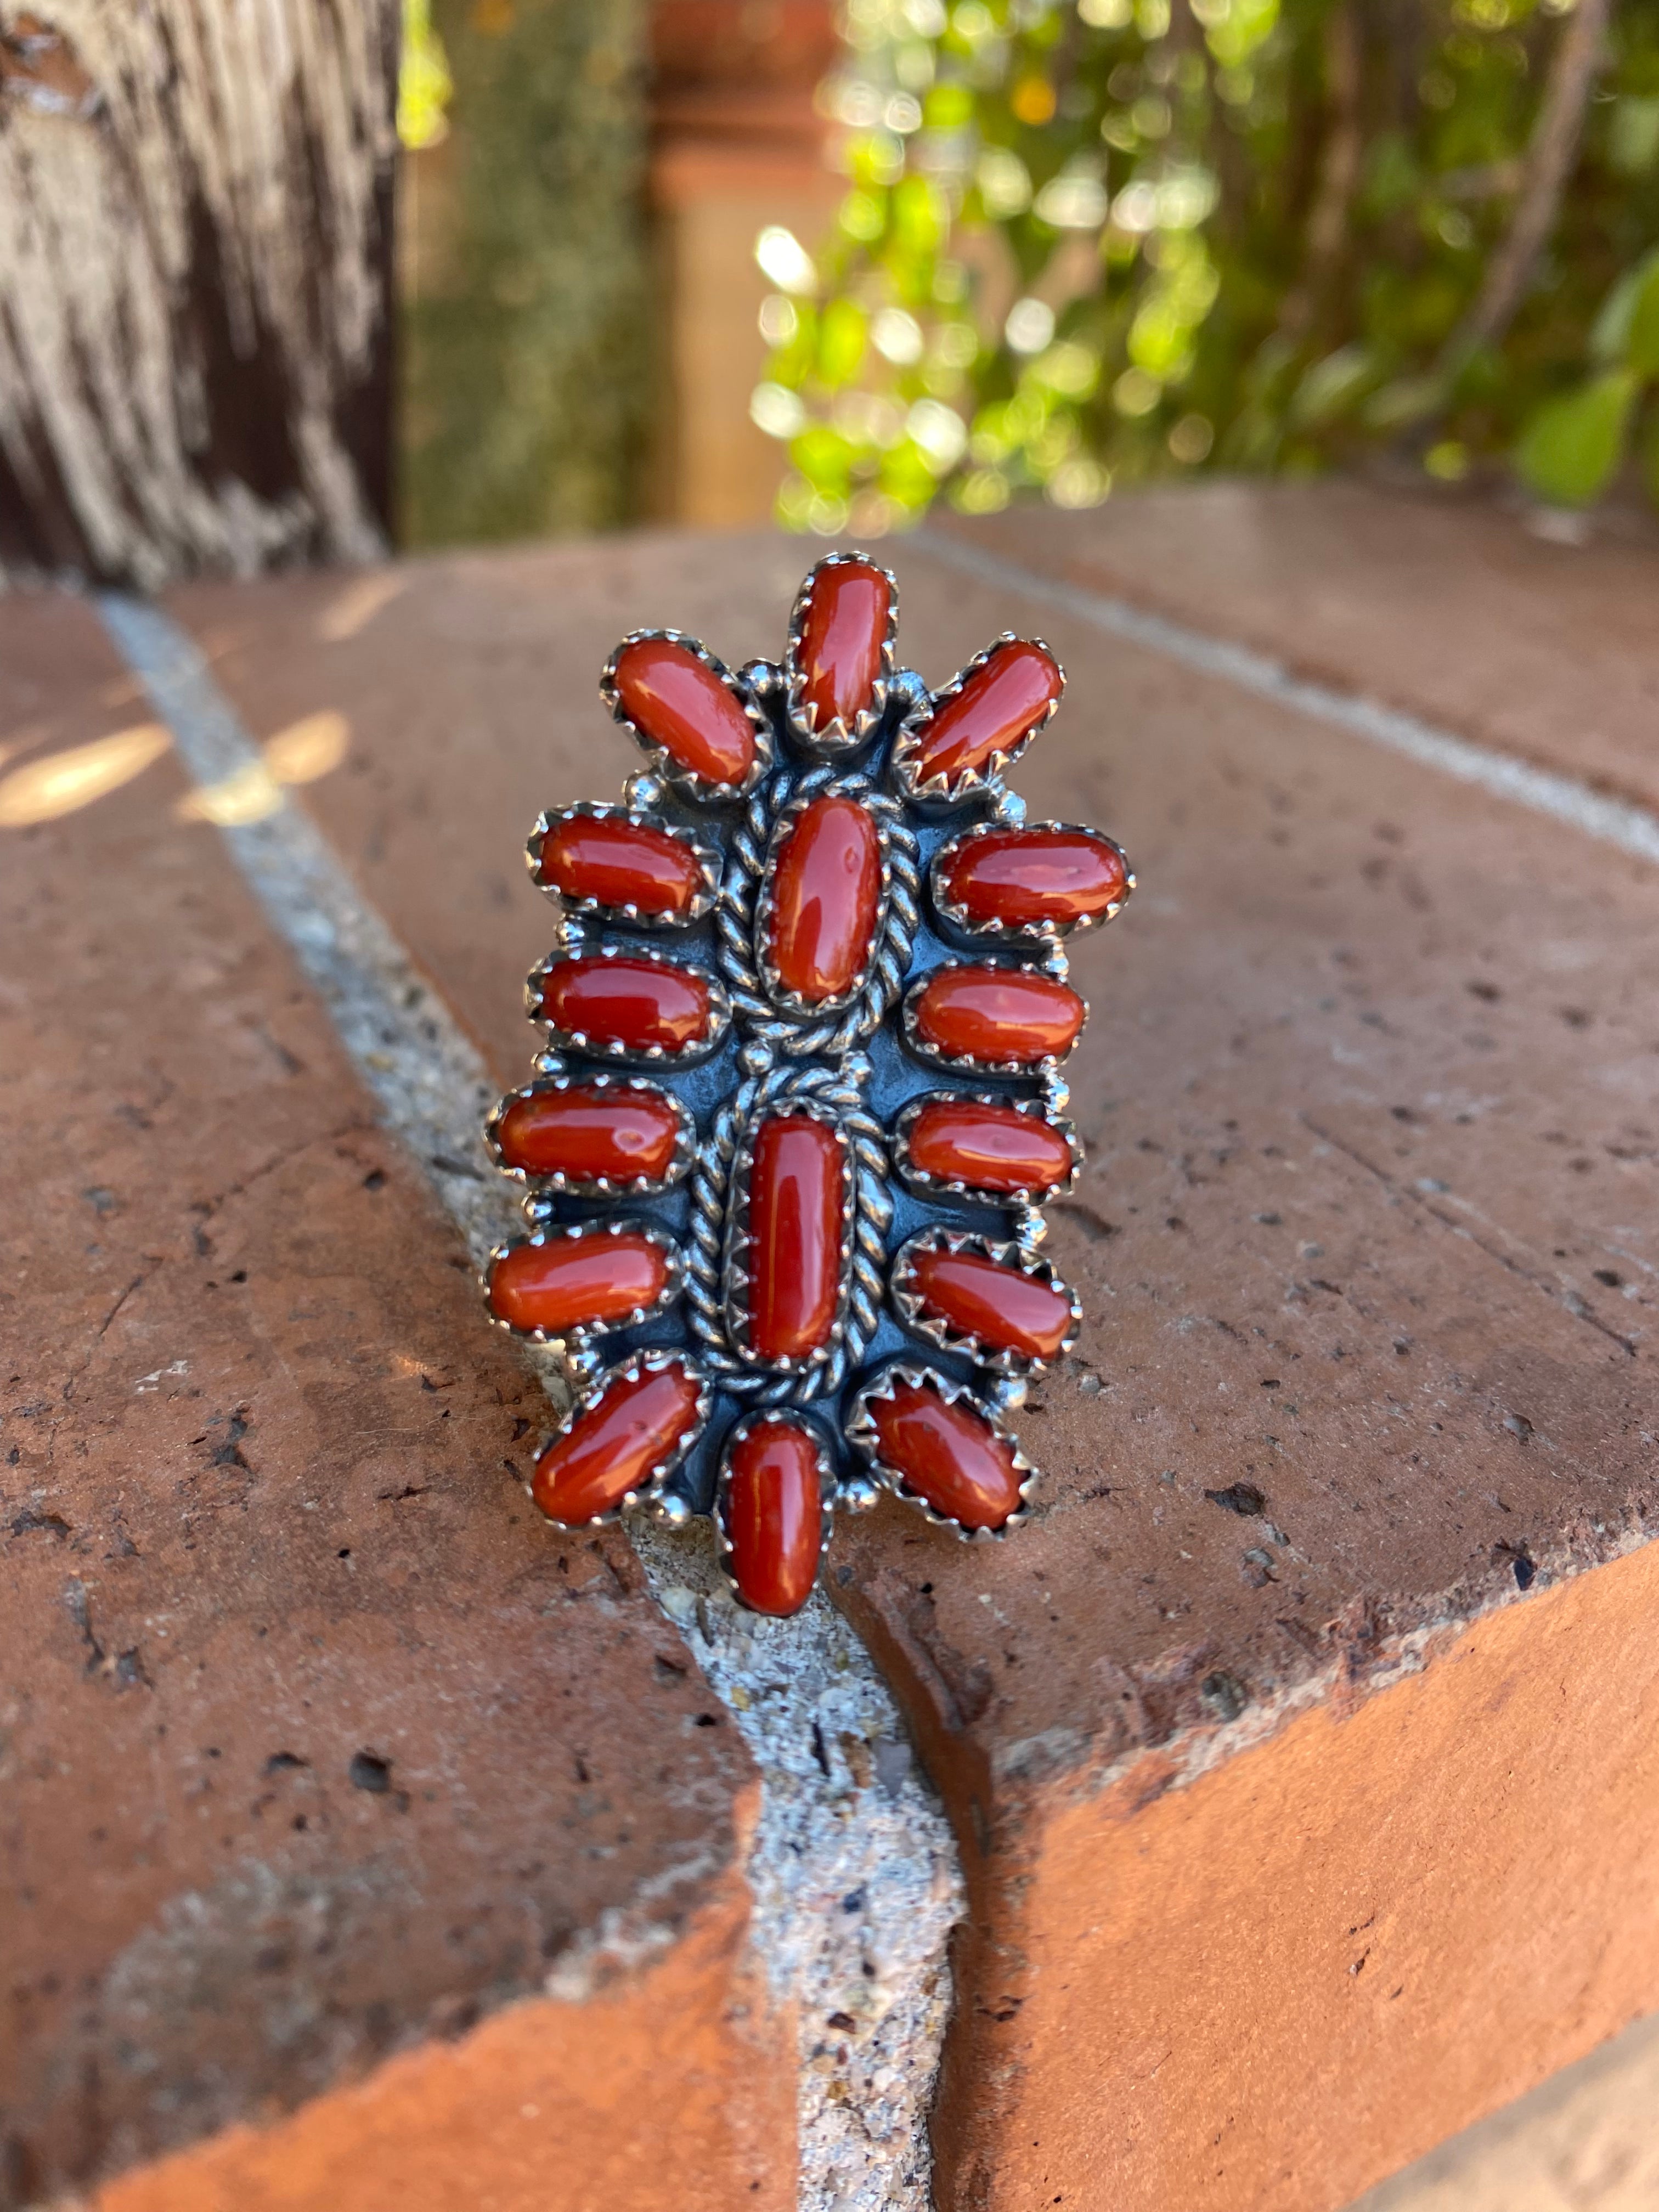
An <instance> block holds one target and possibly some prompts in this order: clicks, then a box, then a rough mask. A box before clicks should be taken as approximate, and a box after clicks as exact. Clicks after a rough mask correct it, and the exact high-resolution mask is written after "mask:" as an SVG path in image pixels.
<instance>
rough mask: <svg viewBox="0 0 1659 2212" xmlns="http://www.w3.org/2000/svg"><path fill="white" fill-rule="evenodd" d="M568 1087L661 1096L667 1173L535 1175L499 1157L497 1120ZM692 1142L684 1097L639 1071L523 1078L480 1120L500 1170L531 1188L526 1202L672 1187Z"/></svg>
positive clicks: (692, 1152)
mask: <svg viewBox="0 0 1659 2212" xmlns="http://www.w3.org/2000/svg"><path fill="white" fill-rule="evenodd" d="M569 1091H596V1092H599V1093H600V1094H601V1095H608V1096H611V1097H619V1098H625V1097H628V1096H629V1093H630V1092H634V1093H638V1094H640V1095H641V1096H644V1097H649V1098H652V1099H660V1100H662V1101H663V1103H665V1105H667V1106H669V1107H671V1108H672V1109H673V1113H674V1118H675V1122H676V1129H675V1136H674V1151H673V1154H672V1157H671V1158H670V1160H669V1163H668V1168H667V1172H666V1173H665V1174H664V1175H660V1176H626V1177H623V1178H622V1179H621V1180H613V1179H612V1178H611V1176H592V1177H591V1178H586V1177H582V1176H568V1175H564V1174H562V1173H560V1172H557V1171H555V1172H554V1173H553V1174H551V1175H538V1174H537V1173H536V1172H534V1170H532V1169H529V1168H522V1167H518V1166H516V1165H514V1164H513V1163H511V1162H510V1161H508V1160H507V1159H506V1158H504V1157H503V1156H502V1152H501V1123H502V1122H503V1121H505V1120H506V1118H507V1113H508V1111H509V1109H511V1108H512V1107H513V1106H516V1105H517V1104H518V1103H520V1100H523V1099H534V1098H546V1097H559V1096H561V1095H562V1094H565V1093H568V1092H569ZM696 1142H697V1125H696V1121H695V1119H694V1118H693V1116H692V1114H691V1111H690V1108H689V1107H688V1106H687V1105H686V1103H685V1101H684V1099H683V1098H677V1097H675V1096H674V1094H673V1092H672V1091H665V1090H664V1089H663V1087H662V1085H660V1084H659V1083H651V1082H648V1081H647V1079H646V1078H645V1077H644V1076H642V1075H607V1074H603V1073H583V1074H581V1075H566V1074H562V1073H549V1074H544V1075H542V1076H540V1077H538V1079H537V1080H536V1081H535V1082H534V1083H526V1084H525V1085H522V1086H521V1087H520V1089H519V1090H517V1091H508V1092H507V1096H506V1097H504V1098H502V1099H501V1101H500V1102H499V1103H497V1104H496V1105H495V1107H493V1108H492V1109H491V1110H490V1114H489V1120H488V1121H486V1122H485V1123H484V1146H485V1148H486V1150H487V1151H488V1152H489V1157H490V1158H491V1159H492V1160H493V1161H494V1162H495V1165H496V1167H497V1168H499V1169H500V1170H501V1173H502V1174H503V1175H505V1176H512V1178H513V1182H519V1183H524V1184H526V1186H528V1187H529V1188H530V1190H531V1192H532V1195H531V1196H530V1197H529V1198H527V1199H526V1206H532V1205H534V1204H535V1203H536V1202H537V1200H538V1199H540V1198H544V1197H548V1196H556V1197H572V1198H638V1197H641V1196H643V1195H644V1194H646V1193H647V1192H650V1191H659V1190H671V1189H672V1188H673V1186H674V1185H675V1184H676V1183H677V1182H683V1181H684V1177H685V1175H686V1173H687V1170H689V1169H690V1165H691V1163H692V1160H693V1159H694V1158H696Z"/></svg>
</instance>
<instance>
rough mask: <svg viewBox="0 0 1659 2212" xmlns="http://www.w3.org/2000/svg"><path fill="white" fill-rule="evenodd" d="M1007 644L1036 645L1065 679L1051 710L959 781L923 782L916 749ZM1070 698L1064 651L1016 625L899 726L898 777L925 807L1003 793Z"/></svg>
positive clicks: (939, 777)
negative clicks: (1006, 777) (1008, 774)
mask: <svg viewBox="0 0 1659 2212" xmlns="http://www.w3.org/2000/svg"><path fill="white" fill-rule="evenodd" d="M1005 645H1034V646H1036V647H1037V649H1038V651H1039V652H1042V653H1047V654H1048V658H1049V659H1050V660H1051V661H1053V663H1054V670H1055V672H1056V674H1057V675H1058V676H1059V678H1060V689H1059V690H1058V691H1056V692H1055V694H1054V697H1053V698H1052V699H1051V700H1050V701H1049V702H1048V708H1046V710H1045V711H1044V712H1043V713H1042V714H1041V715H1040V716H1039V717H1038V719H1037V720H1036V721H1035V722H1033V723H1032V725H1031V726H1030V729H1029V730H1027V731H1026V732H1025V734H1024V737H1022V738H1018V739H1017V740H1016V742H1015V743H1014V744H1012V745H1011V746H1010V747H1009V749H1008V750H1007V751H1006V752H994V753H992V754H991V756H990V757H989V758H988V759H987V761H986V763H985V764H984V765H983V767H981V768H969V769H963V770H962V771H961V773H960V775H959V776H958V777H957V781H956V782H954V783H949V782H947V781H945V777H944V776H943V775H930V776H929V777H927V780H926V781H925V782H921V783H918V782H917V781H916V779H915V757H916V752H917V750H918V748H919V746H920V745H921V740H922V738H923V736H924V735H925V733H926V732H927V729H928V727H929V726H930V725H931V724H932V723H933V720H935V718H936V717H937V715H938V714H939V708H941V707H942V706H943V705H944V704H945V702H946V700H949V699H954V698H955V697H956V696H957V694H958V693H959V692H961V691H964V690H966V689H967V687H968V685H969V684H970V683H972V681H973V679H974V678H975V676H976V675H977V674H978V673H979V671H980V670H981V668H983V667H984V666H986V665H987V663H988V662H989V661H990V659H992V657H993V656H994V654H995V653H996V652H997V651H998V650H999V648H1000V647H1003V646H1005ZM1065 696H1066V671H1065V670H1064V668H1062V667H1061V666H1060V655H1059V654H1058V653H1056V652H1055V651H1054V647H1052V646H1051V645H1049V644H1048V642H1047V641H1046V640H1044V639H1042V638H1040V637H1021V636H1019V635H1018V634H1017V633H1016V632H1015V631H1013V630H1011V629H1006V630H1004V631H1003V632H1002V633H1001V635H1000V636H998V637H994V638H993V639H992V641H991V642H990V643H989V645H987V646H984V647H981V649H980V651H979V652H977V653H975V655H974V657H973V659H971V660H969V661H968V662H966V663H965V664H964V665H963V667H962V668H961V669H959V670H958V671H957V674H956V675H955V676H953V677H952V678H951V681H950V682H949V683H948V684H945V687H944V689H943V690H939V691H935V692H933V693H932V694H931V695H930V696H929V697H928V699H927V702H926V704H925V705H922V706H920V707H917V708H913V709H912V711H911V712H910V713H909V714H907V715H906V716H905V718H904V720H903V721H902V723H901V724H900V725H899V730H898V734H897V736H896V738H894V740H893V756H892V773H893V779H894V781H895V782H896V784H897V786H898V787H899V789H900V790H901V791H902V792H903V793H904V794H905V796H906V798H908V799H913V800H914V801H915V803H916V804H917V805H922V806H933V807H937V806H960V805H963V804H965V802H966V801H967V800H969V799H977V798H980V797H981V796H989V797H992V798H995V797H998V796H999V795H1000V792H1001V788H1002V772H1003V770H1004V769H1006V768H1009V767H1012V764H1013V763H1014V762H1015V761H1017V760H1018V758H1019V757H1020V755H1021V754H1022V753H1023V752H1024V750H1025V749H1026V747H1027V746H1028V745H1029V744H1030V743H1031V741H1032V740H1033V738H1037V737H1040V736H1041V735H1042V732H1043V731H1044V730H1046V729H1047V728H1048V725H1049V723H1050V722H1051V721H1053V720H1054V716H1055V714H1057V713H1058V712H1059V711H1060V701H1061V700H1062V699H1063V698H1064V697H1065Z"/></svg>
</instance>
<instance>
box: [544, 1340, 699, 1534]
mask: <svg viewBox="0 0 1659 2212" xmlns="http://www.w3.org/2000/svg"><path fill="white" fill-rule="evenodd" d="M697 1395H698V1391H697V1383H696V1376H693V1375H692V1374H691V1372H690V1370H689V1369H688V1368H686V1367H684V1366H682V1365H681V1364H679V1363H678V1361H675V1362H673V1363H671V1364H670V1365H668V1366H665V1367H658V1368H646V1369H642V1370H641V1371H640V1373H639V1374H637V1375H635V1376H629V1375H627V1374H623V1375H619V1376H617V1379H616V1381H615V1382H614V1383H610V1384H609V1385H607V1387H606V1388H605V1390H604V1391H603V1392H602V1393H601V1394H600V1396H599V1401H598V1403H597V1404H596V1405H593V1406H591V1407H588V1409H587V1410H586V1412H585V1413H579V1414H578V1415H577V1416H576V1418H575V1419H574V1421H573V1422H572V1423H571V1425H570V1426H569V1427H568V1429H567V1430H566V1431H564V1433H563V1435H562V1436H558V1437H555V1438H554V1439H553V1442H552V1443H550V1445H549V1446H548V1448H547V1449H546V1450H545V1451H544V1453H543V1454H542V1455H541V1457H540V1459H538V1461H537V1462H536V1474H535V1480H533V1481H532V1484H531V1486H530V1494H531V1496H532V1498H534V1499H535V1501H536V1503H537V1504H538V1505H539V1506H540V1507H541V1509H542V1511H543V1512H544V1513H545V1514H547V1515H548V1516H549V1517H550V1519H552V1520H555V1521H564V1522H570V1523H571V1524H573V1525H574V1526H577V1527H580V1524H581V1523H582V1522H585V1521H597V1520H598V1518H599V1516H600V1514H601V1513H608V1512H610V1510H611V1508H612V1507H613V1506H616V1505H620V1504H621V1503H622V1501H623V1498H625V1497H626V1496H627V1495H628V1492H629V1491H630V1490H637V1489H638V1488H639V1487H640V1486H641V1484H642V1483H644V1481H645V1480H646V1479H647V1476H648V1475H649V1474H650V1473H651V1470H652V1468H653V1467H656V1466H658V1465H659V1463H660V1462H662V1461H663V1460H665V1459H666V1458H667V1456H668V1455H669V1454H670V1453H671V1451H672V1450H673V1449H674V1448H675V1446H676V1445H677V1444H678V1443H679V1442H680V1441H681V1439H682V1438H683V1437H684V1435H685V1433H686V1431H687V1430H689V1429H690V1427H691V1426H692V1425H693V1423H694V1422H695V1421H696V1418H697Z"/></svg>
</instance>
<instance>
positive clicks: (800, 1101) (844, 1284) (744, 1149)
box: [720, 1093, 858, 1375]
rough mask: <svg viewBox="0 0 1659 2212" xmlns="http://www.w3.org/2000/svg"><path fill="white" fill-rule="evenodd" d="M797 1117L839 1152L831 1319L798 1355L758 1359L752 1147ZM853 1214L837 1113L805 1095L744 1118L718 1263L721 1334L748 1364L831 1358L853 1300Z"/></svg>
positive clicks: (781, 1371) (794, 1368)
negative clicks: (752, 1296)
mask: <svg viewBox="0 0 1659 2212" xmlns="http://www.w3.org/2000/svg"><path fill="white" fill-rule="evenodd" d="M797 1116H799V1117H801V1118H803V1119H805V1120H807V1121H816V1122H817V1124H818V1125H819V1127H823V1128H826V1129H829V1130H830V1131H832V1132H833V1133H834V1135H835V1139H836V1148H837V1150H838V1152H839V1153H840V1156H841V1245H840V1251H839V1253H838V1255H837V1266H836V1278H837V1288H836V1311H835V1318H834V1320H833V1321H832V1322H830V1325H829V1334H828V1335H827V1336H826V1338H825V1339H824V1341H823V1343H822V1344H820V1345H817V1346H814V1347H813V1349H812V1350H811V1352H806V1353H805V1354H804V1355H803V1356H801V1357H800V1358H795V1357H793V1356H792V1355H791V1354H789V1353H787V1352H786V1353H783V1354H781V1356H780V1357H779V1358H775V1359H763V1358H762V1357H761V1355H760V1354H759V1353H758V1352H756V1351H755V1350H754V1348H753V1345H752V1343H751V1340H750V1326H751V1321H752V1316H751V1315H750V1304H749V1293H750V1290H751V1288H752V1287H753V1278H752V1276H751V1275H750V1271H749V1249H750V1234H749V1185H750V1176H751V1175H752V1173H753V1170H754V1164H755V1146H756V1145H757V1142H758V1140H759V1138H760V1133H761V1132H762V1130H763V1128H764V1127H766V1125H767V1123H768V1122H769V1121H785V1120H792V1119H793V1118H795V1117H797ZM857 1218H858V1159H857V1156H856V1154H855V1153H854V1149H853V1144H852V1140H851V1139H850V1138H849V1136H848V1133H847V1131H846V1130H845V1129H844V1128H843V1127H842V1123H841V1119H840V1116H839V1115H837V1114H836V1110H835V1109H834V1108H833V1107H832V1106H829V1105H827V1104H826V1103H824V1101H823V1098H822V1097H813V1096H811V1094H810V1093H809V1094H805V1095H797V1096H796V1097H781V1098H780V1099H778V1100H777V1101H775V1103H773V1104H771V1105H769V1106H767V1107H765V1108H763V1109H762V1110H761V1111H760V1112H758V1113H757V1114H755V1115H751V1117H750V1119H749V1120H748V1121H745V1122H744V1127H743V1132H742V1134H741V1135H740V1136H739V1137H738V1143H737V1150H736V1152H735V1153H734V1154H733V1156H732V1170H731V1176H730V1179H729V1182H728V1184H727V1198H726V1250H725V1254H724V1255H723V1258H722V1261H721V1267H720V1285H721V1290H722V1291H723V1294H724V1297H725V1305H726V1340H727V1341H728V1342H729V1343H730V1344H731V1345H732V1347H733V1349H734V1350H735V1351H736V1352H737V1353H738V1357H739V1358H742V1359H744V1360H745V1361H746V1362H747V1363H748V1364H749V1365H750V1366H751V1367H758V1368H763V1369H764V1370H766V1371H767V1372H768V1373H769V1374H773V1375H796V1374H799V1373H800V1372H801V1371H802V1370H804V1369H806V1368H811V1367H820V1366H822V1365H823V1363H824V1362H825V1361H826V1360H827V1359H830V1358H834V1356H835V1353H836V1350H837V1348H838V1347H839V1346H841V1345H842V1343H843V1342H844V1341H845V1340H846V1335H847V1312H848V1305H849V1304H850V1303H851V1299H852V1290H853V1249H854V1234H853V1232H854V1223H855V1222H856V1220H857Z"/></svg>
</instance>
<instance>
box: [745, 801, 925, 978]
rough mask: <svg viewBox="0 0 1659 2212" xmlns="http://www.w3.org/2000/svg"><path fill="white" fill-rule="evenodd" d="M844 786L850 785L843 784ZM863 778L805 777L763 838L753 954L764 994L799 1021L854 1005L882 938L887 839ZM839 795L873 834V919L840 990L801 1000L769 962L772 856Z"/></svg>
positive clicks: (889, 865)
mask: <svg viewBox="0 0 1659 2212" xmlns="http://www.w3.org/2000/svg"><path fill="white" fill-rule="evenodd" d="M848 787H850V788H848ZM871 797H878V793H874V792H873V791H872V788H871V785H870V781H869V779H868V777H866V776H863V775H857V774H854V775H848V776H844V777H837V778H836V781H833V782H831V783H822V784H817V786H816V787H815V786H814V785H813V784H812V782H811V779H810V778H809V779H808V781H807V782H806V783H805V785H798V786H797V787H796V788H795V790H794V791H793V792H792V793H790V796H789V798H788V799H787V800H786V802H785V803H784V805H782V806H781V808H780V809H779V810H778V814H777V817H776V819H775V821H774V823H773V824H772V828H771V832H770V834H769V836H768V838H767V841H766V859H765V861H764V862H763V866H762V869H761V879H760V888H759V890H757V893H756V895H755V918H754V938H753V947H754V958H755V968H756V971H757V974H758V975H760V977H761V979H762V981H763V983H764V985H765V987H766V995H767V997H768V998H769V1000H771V1001H772V1004H773V1005H774V1006H775V1007H776V1008H777V1009H778V1011H779V1012H781V1013H786V1014H793V1016H794V1017H795V1018H797V1019H798V1020H799V1021H802V1022H814V1021H821V1020H827V1019H829V1018H831V1017H832V1016H834V1015H836V1014H844V1013H845V1012H847V1010H848V1007H849V1006H854V1005H855V1004H856V1003H857V1001H858V1000H859V999H860V996H861V995H862V994H863V993H864V992H865V990H866V988H867V987H868V985H869V981H870V977H871V975H872V972H873V970H874V968H875V965H876V962H877V960H878V958H879V957H880V955H881V950H882V947H883V945H884V944H885V943H886V941H887V923H888V916H889V915H890V912H891V909H892V903H893V839H892V831H891V827H890V823H889V822H888V820H887V818H886V816H885V814H884V812H883V811H882V810H881V809H880V808H879V807H877V806H866V805H865V804H864V801H865V799H866V798H871ZM820 799H848V800H849V801H851V802H852V804H854V805H856V806H857V807H858V809H859V811H860V813H861V814H862V815H863V816H864V817H865V819H866V821H867V822H869V823H871V824H872V827H873V829H874V830H875V833H876V849H877V852H878V854H879V855H880V859H881V889H880V892H879V894H878V897H877V900H876V913H875V920H874V921H873V922H872V926H871V930H870V939H869V942H868V944H867V945H866V947H865V951H864V964H863V966H862V967H861V968H860V969H859V972H858V974H857V975H855V976H854V979H853V981H852V983H851V985H850V986H849V987H848V989H846V990H845V991H842V992H839V993H838V994H836V997H835V998H833V999H803V998H799V997H798V996H797V995H796V994H795V993H794V992H793V991H787V990H786V989H785V988H784V987H783V983H782V981H781V978H780V976H779V975H778V971H777V969H776V968H775V966H774V964H773V961H772V955H771V949H770V945H769V939H770V937H771V933H772V909H773V906H774V903H775V898H774V893H775V884H776V878H777V871H778V860H779V858H780V856H781V853H782V850H783V846H784V842H785V840H786V839H787V837H788V836H789V835H790V833H791V831H792V830H793V829H794V828H795V826H796V824H797V823H799V821H800V818H801V817H802V816H803V815H804V814H805V812H806V811H807V809H808V807H810V806H816V805H817V803H818V801H819V800H820Z"/></svg>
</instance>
